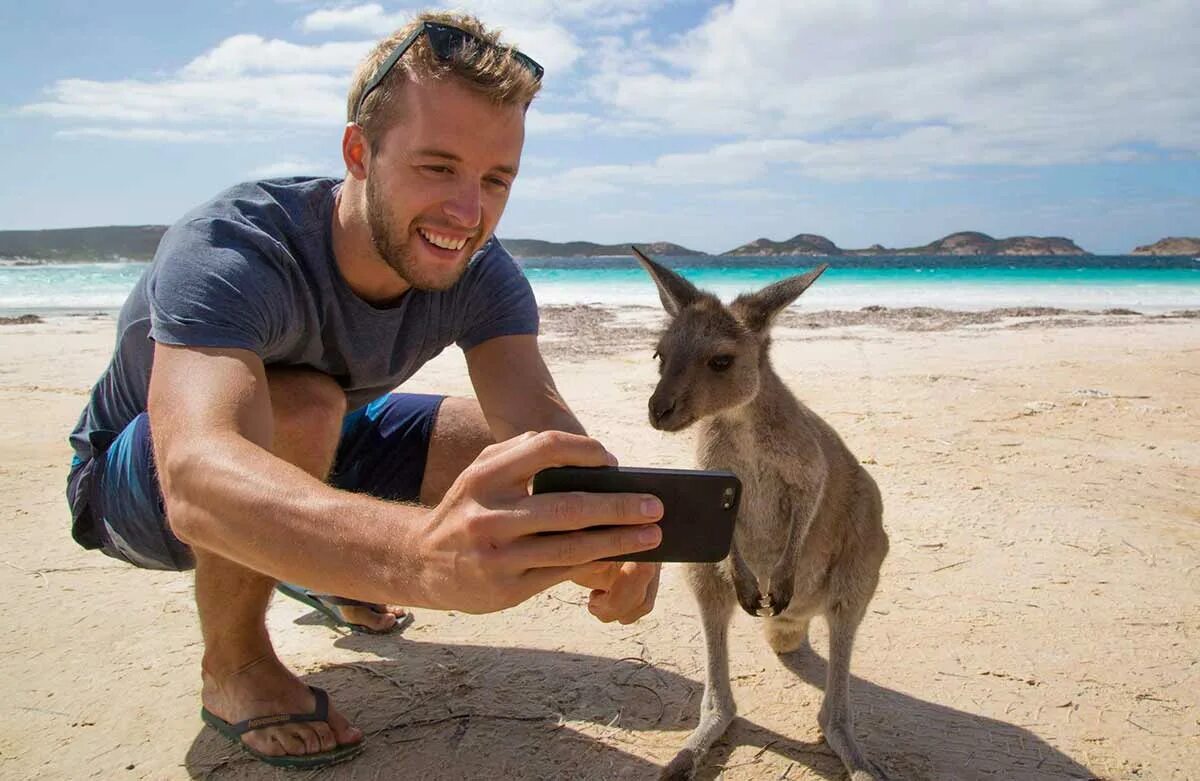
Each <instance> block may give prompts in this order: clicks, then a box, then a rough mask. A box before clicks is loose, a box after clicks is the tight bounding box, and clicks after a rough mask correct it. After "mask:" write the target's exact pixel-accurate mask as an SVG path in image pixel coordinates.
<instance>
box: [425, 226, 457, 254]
mask: <svg viewBox="0 0 1200 781" xmlns="http://www.w3.org/2000/svg"><path fill="white" fill-rule="evenodd" d="M417 230H418V232H419V233H420V234H421V235H422V236H423V237H424V238H425V240H426V241H428V242H429V243H430V244H432V245H433V246H435V247H441V248H442V249H449V250H455V251H458V250H460V249H462V248H463V247H465V246H466V245H467V240H466V239H452V238H450V237H449V236H441V235H439V234H437V233H430V232H429V231H427V230H423V229H420V228H418V229H417Z"/></svg>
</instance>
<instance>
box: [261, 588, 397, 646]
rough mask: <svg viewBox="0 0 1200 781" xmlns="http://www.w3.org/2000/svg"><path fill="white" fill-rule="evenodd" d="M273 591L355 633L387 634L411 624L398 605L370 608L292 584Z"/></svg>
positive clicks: (372, 606) (357, 601)
mask: <svg viewBox="0 0 1200 781" xmlns="http://www.w3.org/2000/svg"><path fill="white" fill-rule="evenodd" d="M275 590H276V591H278V592H279V593H281V594H285V595H287V596H289V597H291V598H292V599H295V600H297V601H299V602H303V603H304V604H306V605H308V606H309V607H311V608H312V609H313V610H316V611H317V612H319V613H322V614H323V615H324V616H325V617H326V618H328V619H329V620H330V621H333V622H334V623H335V624H337V625H339V626H346V627H349V628H351V629H353V630H354V631H356V632H367V633H368V634H387V633H388V632H392V631H396V630H398V629H403V628H404V627H406V626H408V625H409V624H411V623H412V621H413V616H412V613H410V612H408V610H406V609H405V608H403V607H401V606H400V605H372V604H371V603H369V602H360V601H359V600H357V599H347V598H346V597H336V596H333V595H331V594H318V593H317V592H315V591H313V590H312V589H308V588H305V587H304V586H297V585H294V584H292V583H282V582H281V583H276V584H275Z"/></svg>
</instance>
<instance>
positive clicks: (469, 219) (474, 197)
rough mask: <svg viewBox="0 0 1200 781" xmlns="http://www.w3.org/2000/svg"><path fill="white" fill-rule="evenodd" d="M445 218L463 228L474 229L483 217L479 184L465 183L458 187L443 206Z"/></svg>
mask: <svg viewBox="0 0 1200 781" xmlns="http://www.w3.org/2000/svg"><path fill="white" fill-rule="evenodd" d="M442 209H443V211H445V213H446V216H447V217H449V218H450V219H452V220H453V221H454V222H455V224H457V225H459V226H461V227H463V228H475V227H477V226H478V225H479V221H480V219H481V218H482V217H483V204H482V202H481V198H480V192H479V183H478V182H473V183H472V182H467V183H464V184H462V185H461V186H459V187H458V189H457V190H455V191H454V194H453V195H452V196H451V197H450V198H449V199H448V200H447V201H446V202H445V203H444V204H443V206H442Z"/></svg>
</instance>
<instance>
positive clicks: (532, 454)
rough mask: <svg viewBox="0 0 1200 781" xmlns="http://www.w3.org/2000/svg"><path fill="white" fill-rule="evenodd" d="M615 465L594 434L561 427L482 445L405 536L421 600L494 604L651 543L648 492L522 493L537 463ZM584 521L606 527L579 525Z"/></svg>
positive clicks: (655, 538) (653, 526)
mask: <svg viewBox="0 0 1200 781" xmlns="http://www.w3.org/2000/svg"><path fill="white" fill-rule="evenodd" d="M614 463H615V459H614V458H613V457H612V456H611V455H610V454H609V453H608V452H607V451H606V450H605V449H604V447H603V446H602V445H601V444H600V443H599V442H597V441H596V440H594V439H590V438H588V437H584V436H579V435H577V434H567V433H564V432H560V431H547V432H542V433H539V434H532V433H530V434H523V435H521V436H519V437H515V438H513V439H509V440H507V441H505V442H501V443H499V444H497V445H492V446H491V447H488V448H487V449H485V450H484V451H483V452H482V453H481V454H480V455H479V458H477V459H476V460H475V462H474V463H473V464H472V465H471V466H469V467H468V468H467V469H466V470H464V471H463V473H462V474H461V475H459V477H458V479H457V480H456V481H455V482H454V484H453V485H452V486H450V489H449V490H448V491H447V492H446V495H445V498H443V500H442V502H441V504H439V505H438V506H437V507H436V508H435V509H434V510H433V511H432V512H431V515H430V517H431V523H430V525H429V526H427V527H426V528H424V529H422V530H421V532H420V534H419V536H418V535H414V539H413V541H412V544H413V545H414V546H416V548H415V551H414V553H416V555H415V556H413V557H412V559H411V561H412V562H413V563H414V564H415V565H416V566H417V567H418V568H419V569H420V573H419V575H418V578H417V581H418V583H419V585H418V588H419V590H420V591H421V592H422V593H421V597H422V598H421V599H420V602H422V603H424V604H426V605H428V606H429V607H433V608H438V609H443V610H461V611H463V612H467V613H489V612H492V611H496V610H502V609H504V608H508V607H512V606H513V605H517V604H519V603H521V602H523V601H525V600H526V599H528V598H529V597H531V596H533V595H534V594H537V593H539V592H541V591H543V590H545V589H547V588H549V587H550V586H553V585H555V584H557V583H561V582H563V581H565V580H570V579H571V578H572V577H575V576H576V575H580V574H583V573H586V572H589V571H590V570H591V569H592V568H593V567H592V566H591V565H592V563H593V562H595V561H596V560H598V559H603V558H606V557H609V556H621V555H624V554H628V553H635V552H637V551H643V550H649V549H651V548H655V547H657V546H658V544H659V543H660V542H661V540H662V531H661V530H660V529H659V527H658V525H657V523H656V521H658V520H660V519H661V518H662V513H663V509H662V503H661V502H660V501H659V500H658V499H657V498H656V497H654V496H652V495H650V494H608V493H606V494H599V493H547V494H538V495H530V492H529V484H530V480H532V478H533V476H534V475H535V474H537V473H538V472H540V471H541V470H543V469H547V468H549V467H555V466H606V465H613V464H614ZM591 526H611V527H614V528H610V529H591V530H588V531H584V530H585V529H588V527H591ZM547 533H549V534H547Z"/></svg>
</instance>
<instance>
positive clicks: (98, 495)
mask: <svg viewBox="0 0 1200 781" xmlns="http://www.w3.org/2000/svg"><path fill="white" fill-rule="evenodd" d="M541 76H542V69H541V67H540V66H539V65H537V63H536V62H534V61H533V60H531V59H529V58H528V57H527V56H525V55H524V54H521V53H520V52H517V51H516V50H515V49H512V48H510V47H508V46H505V45H502V44H500V43H499V41H498V38H497V36H496V35H495V34H493V33H490V32H489V31H487V30H486V29H484V27H483V26H482V25H481V24H480V23H479V22H478V21H477V20H476V19H474V18H472V17H469V16H460V15H448V14H425V15H422V16H421V17H419V18H418V19H417V20H416V21H415V22H413V23H412V24H410V25H408V26H407V27H405V28H404V29H402V30H400V31H398V32H397V33H396V34H394V35H392V36H391V37H389V38H387V39H386V40H384V41H382V42H381V43H380V44H379V45H378V46H376V47H375V49H374V50H373V51H372V52H371V54H370V55H368V57H367V59H366V60H365V61H364V62H363V64H362V65H361V66H360V68H359V69H358V71H357V73H356V75H355V78H354V81H353V85H352V87H351V90H350V95H349V101H348V120H349V121H348V123H347V125H346V128H345V132H344V135H343V139H342V155H343V159H344V161H345V165H346V170H347V175H346V177H345V179H344V180H343V181H338V180H332V179H308V178H295V179H284V180H272V181H265V182H253V183H248V184H243V185H239V186H237V187H234V188H232V189H231V190H228V191H226V192H224V193H221V194H220V195H218V196H217V197H216V198H214V199H213V200H211V201H209V202H207V203H205V204H203V205H202V206H200V207H198V208H197V209H195V210H193V211H192V212H191V213H189V214H188V215H186V216H185V217H184V218H183V219H182V220H181V221H180V222H179V223H177V224H176V225H174V226H173V227H172V228H171V229H170V230H169V231H168V232H167V234H166V235H165V236H164V238H163V240H162V243H161V245H160V246H159V249H158V253H157V255H156V256H155V259H154V262H153V264H152V265H151V266H150V268H149V269H148V270H147V272H146V274H145V275H144V276H143V278H142V279H141V280H140V282H139V283H138V285H137V286H136V288H135V289H134V291H133V292H132V293H131V295H130V297H129V300H128V301H127V302H126V304H125V306H124V308H123V309H122V311H121V316H120V319H119V322H118V336H117V346H116V351H115V353H114V356H113V360H112V362H111V364H110V365H109V367H108V369H107V370H106V371H105V373H104V374H103V376H101V378H100V380H99V381H98V382H97V384H96V386H95V388H94V389H93V392H92V396H91V399H90V402H89V404H88V406H87V408H86V409H85V410H84V412H83V415H82V416H81V418H80V421H79V424H78V426H77V427H76V429H75V431H74V432H73V433H72V435H71V442H72V445H73V446H74V448H75V451H76V457H75V460H74V462H73V465H72V469H71V472H70V477H69V480H68V499H69V500H70V504H71V510H72V516H73V519H74V525H73V533H74V536H75V538H76V539H77V540H78V541H79V542H80V544H82V545H84V546H85V547H88V548H100V549H101V550H103V551H104V552H105V553H107V554H108V555H110V556H113V557H115V558H118V559H121V560H124V561H127V562H129V563H131V564H134V565H136V566H139V567H145V568H155V569H177V570H182V569H188V568H192V567H194V568H195V576H196V603H197V607H198V612H199V616H200V623H201V630H202V634H203V639H204V657H203V661H202V665H201V667H202V669H201V674H202V681H203V688H202V692H201V699H202V701H203V706H204V707H203V710H202V716H203V718H204V720H205V721H206V722H207V723H208V724H210V725H211V726H212V727H214V728H215V729H217V730H218V731H220V732H221V733H222V734H224V735H226V736H227V737H229V738H230V739H231V740H235V741H237V742H238V743H239V744H240V745H241V746H242V747H243V748H245V749H246V750H247V751H249V752H250V753H252V754H253V755H255V756H256V757H258V758H259V759H262V760H263V761H265V762H268V763H270V764H275V765H282V766H288V767H316V766H320V765H324V764H329V763H331V762H336V761H340V760H342V759H346V758H348V757H349V756H352V755H353V754H354V753H356V752H357V751H359V750H360V749H361V746H362V734H361V732H360V731H358V730H357V729H356V728H354V727H352V726H351V725H350V724H349V723H348V722H347V721H346V719H345V718H344V717H342V716H341V715H340V714H339V713H338V711H337V710H336V709H335V708H333V707H332V706H330V704H329V702H328V698H327V696H326V695H325V693H324V692H322V691H321V690H319V689H316V688H311V687H308V686H306V685H305V684H304V683H302V682H301V681H300V680H299V679H298V678H297V677H296V676H295V675H293V674H292V673H291V672H290V671H289V670H288V669H287V668H286V667H285V666H284V664H283V663H282V662H281V661H280V659H279V658H278V657H277V656H276V654H275V652H274V650H273V648H272V645H271V641H270V638H269V636H268V634H267V629H266V624H265V616H266V609H267V605H268V601H269V599H270V596H271V593H272V590H273V589H274V588H275V587H276V586H277V585H278V586H279V587H280V588H281V589H283V590H285V591H286V592H287V593H289V594H291V595H292V596H296V597H297V598H300V599H303V600H304V601H306V602H308V603H310V604H312V605H313V606H314V607H317V608H318V609H321V610H322V611H324V612H326V613H327V614H328V615H330V616H331V617H334V618H335V619H336V620H338V621H340V622H343V623H345V624H346V625H349V626H352V627H354V628H357V629H359V630H362V631H372V632H384V631H388V630H389V629H392V628H394V627H396V626H397V624H398V619H400V618H407V616H406V614H405V609H404V608H402V607H399V605H406V606H414V605H415V606H424V607H430V608H435V609H446V610H451V609H452V610H459V611H463V612H467V613H482V612H488V611H494V610H500V609H503V608H506V607H510V606H512V605H515V604H518V603H520V602H521V601H523V600H525V599H527V598H529V597H530V596H532V595H534V594H536V593H538V592H540V591H542V590H544V589H546V588H548V587H550V586H552V585H554V584H556V583H560V582H563V581H566V580H575V581H576V582H578V583H580V584H582V585H584V586H586V587H589V588H591V589H593V590H592V593H591V599H590V601H589V608H590V610H591V612H592V613H593V614H595V615H596V616H597V617H598V618H599V619H600V620H602V621H614V620H617V621H621V622H624V623H628V622H630V621H633V620H636V619H637V618H639V617H641V616H642V615H645V614H646V613H647V612H649V610H650V609H651V608H652V607H653V603H654V597H655V594H656V591H657V588H658V567H657V565H647V564H641V565H635V564H624V565H618V564H605V563H601V564H598V563H596V562H597V560H599V559H602V558H605V557H609V556H618V555H622V554H627V553H631V552H634V551H640V550H646V549H649V548H653V547H655V546H656V545H657V544H658V542H659V540H660V538H661V534H660V532H659V530H658V527H657V525H656V524H655V521H657V520H658V519H659V518H660V517H661V512H662V508H661V505H659V503H658V501H657V500H656V499H654V498H653V497H647V496H640V495H600V494H594V495H588V494H580V495H570V496H560V497H557V498H556V497H553V496H545V495H541V496H530V495H529V492H528V482H529V480H530V478H531V477H532V475H533V474H535V473H536V472H537V471H539V470H541V469H543V468H545V467H548V466H555V465H562V464H579V465H585V466H596V465H602V464H606V463H612V462H613V458H612V456H611V455H610V454H608V453H607V452H606V451H605V449H604V447H603V446H602V445H601V444H600V443H598V442H596V441H595V440H593V439H590V438H588V437H586V436H585V435H584V433H583V428H582V426H580V424H579V422H578V421H577V420H576V419H575V417H574V415H573V414H572V413H571V412H570V410H569V408H568V407H567V405H566V404H565V403H564V402H563V400H562V399H561V398H560V396H559V394H558V391H557V390H556V388H555V385H554V382H553V380H552V378H551V376H550V374H549V372H548V371H547V369H546V366H545V364H544V362H543V360H542V358H541V355H540V353H539V351H538V346H537V324H538V318H537V308H536V304H535V302H534V299H533V295H532V291H531V289H530V287H529V284H528V282H527V281H526V280H525V278H524V277H523V276H522V274H521V273H520V270H519V269H518V268H517V266H516V265H515V263H514V262H513V260H512V258H511V257H510V256H509V255H508V253H507V252H506V251H505V250H504V248H503V247H502V246H501V245H500V244H499V243H498V242H497V241H496V240H495V238H494V236H493V233H494V230H495V228H496V224H497V222H498V221H499V219H500V216H501V214H502V213H503V211H504V207H505V204H506V203H507V201H508V197H509V192H510V190H511V188H512V185H513V181H514V180H515V179H516V177H517V172H518V169H519V167H520V161H521V149H522V146H523V143H524V127H525V112H526V110H527V108H528V106H529V103H530V101H531V100H532V99H533V97H534V95H535V94H536V93H537V91H538V89H539V86H540V81H541ZM455 343H457V344H458V345H459V346H460V347H461V348H462V349H463V350H464V351H465V354H466V359H467V366H468V370H469V373H470V377H471V381H472V384H473V386H474V389H475V393H476V396H477V397H478V401H477V402H476V401H474V400H469V399H455V398H442V397H440V396H419V395H408V394H403V393H393V392H392V390H393V389H394V388H396V387H397V386H398V385H400V384H402V383H403V382H404V381H405V380H406V379H408V378H409V377H410V376H411V375H412V374H413V373H415V372H416V371H417V369H418V368H419V367H420V366H421V365H422V364H424V363H425V362H426V361H428V360H429V359H431V358H433V357H434V356H435V355H437V354H438V353H439V352H440V351H441V350H442V349H443V348H445V347H446V346H448V345H450V344H455ZM536 432H541V433H536ZM595 525H608V526H609V527H610V528H608V529H605V530H585V529H587V527H590V526H595ZM545 532H560V533H559V534H553V535H546V534H544V533H545ZM290 584H303V586H297V585H290ZM332 595H338V596H336V597H335V596H332ZM339 611H340V612H339Z"/></svg>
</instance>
